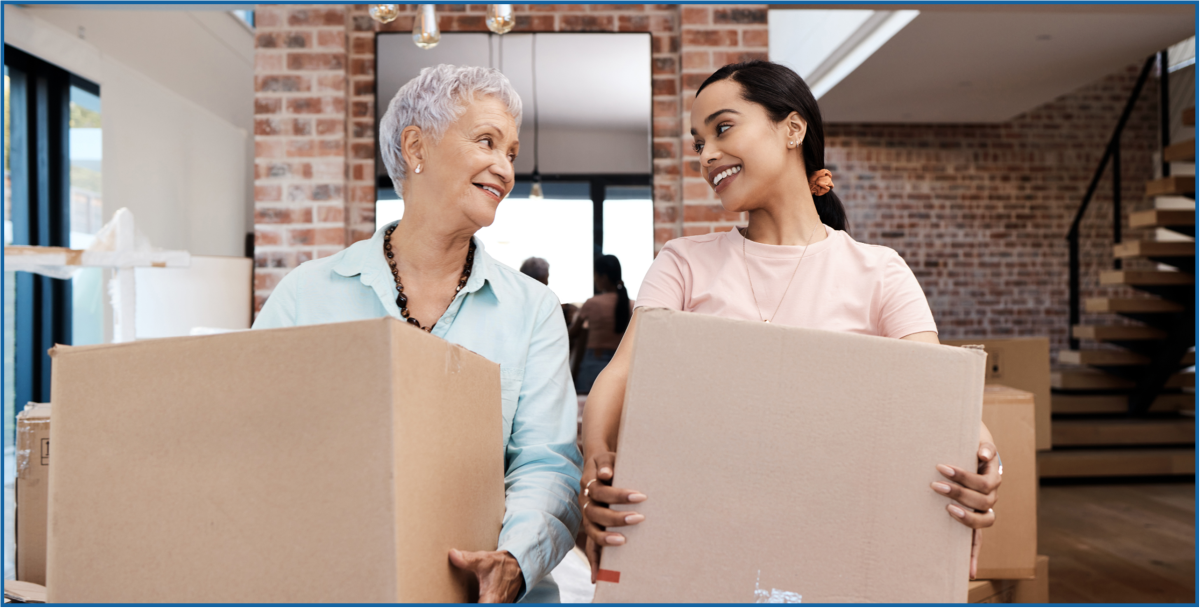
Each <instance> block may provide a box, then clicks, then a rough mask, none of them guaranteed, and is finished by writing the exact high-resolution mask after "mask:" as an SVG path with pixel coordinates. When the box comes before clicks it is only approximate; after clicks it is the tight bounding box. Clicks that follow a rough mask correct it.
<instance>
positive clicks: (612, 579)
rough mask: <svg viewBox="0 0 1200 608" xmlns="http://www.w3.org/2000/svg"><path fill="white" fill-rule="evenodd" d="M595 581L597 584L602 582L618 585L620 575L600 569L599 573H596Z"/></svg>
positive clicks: (614, 571)
mask: <svg viewBox="0 0 1200 608" xmlns="http://www.w3.org/2000/svg"><path fill="white" fill-rule="evenodd" d="M596 581H597V582H599V581H604V582H606V583H619V582H621V573H620V572H617V571H616V570H605V569H603V568H601V569H600V571H599V572H597V573H596Z"/></svg>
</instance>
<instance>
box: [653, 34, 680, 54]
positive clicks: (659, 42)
mask: <svg viewBox="0 0 1200 608" xmlns="http://www.w3.org/2000/svg"><path fill="white" fill-rule="evenodd" d="M650 52H652V53H678V52H679V36H676V35H674V34H654V35H653V36H651V37H650Z"/></svg>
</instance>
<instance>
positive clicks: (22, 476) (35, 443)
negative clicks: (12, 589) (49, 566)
mask: <svg viewBox="0 0 1200 608" xmlns="http://www.w3.org/2000/svg"><path fill="white" fill-rule="evenodd" d="M49 486H50V404H49V403H30V404H29V405H26V406H25V410H24V411H23V412H21V413H20V414H17V481H16V491H17V512H16V518H17V529H16V536H17V539H16V540H17V543H16V545H17V579H18V580H20V581H24V582H27V583H35V584H38V585H45V584H46V493H47V489H48V488H49Z"/></svg>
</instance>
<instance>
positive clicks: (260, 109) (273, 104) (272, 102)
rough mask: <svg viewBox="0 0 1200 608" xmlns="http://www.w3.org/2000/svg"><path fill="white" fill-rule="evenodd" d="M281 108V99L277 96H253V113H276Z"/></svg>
mask: <svg viewBox="0 0 1200 608" xmlns="http://www.w3.org/2000/svg"><path fill="white" fill-rule="evenodd" d="M282 108H283V99H280V98H279V97H255V98H254V113H255V114H276V113H278V112H279V111H280V110H281V109H282Z"/></svg>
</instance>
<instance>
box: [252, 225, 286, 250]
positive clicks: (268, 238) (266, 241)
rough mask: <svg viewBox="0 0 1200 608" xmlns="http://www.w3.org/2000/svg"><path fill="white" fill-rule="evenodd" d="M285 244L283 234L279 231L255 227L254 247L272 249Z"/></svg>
mask: <svg viewBox="0 0 1200 608" xmlns="http://www.w3.org/2000/svg"><path fill="white" fill-rule="evenodd" d="M282 244H283V233H282V232H280V231H278V230H268V229H266V228H262V227H259V226H255V227H254V246H255V247H270V246H273V245H282Z"/></svg>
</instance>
